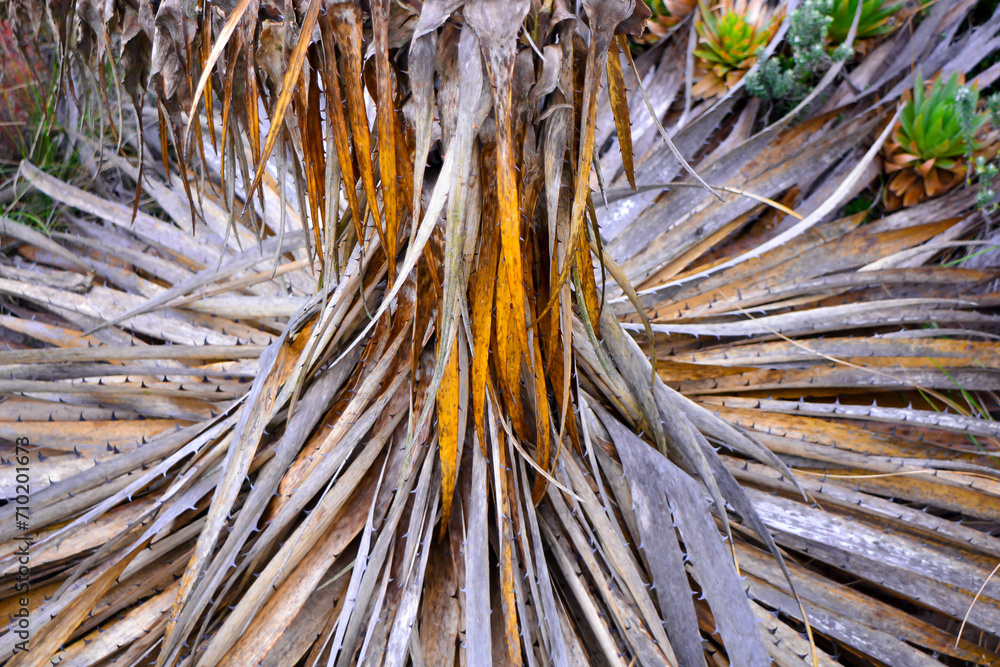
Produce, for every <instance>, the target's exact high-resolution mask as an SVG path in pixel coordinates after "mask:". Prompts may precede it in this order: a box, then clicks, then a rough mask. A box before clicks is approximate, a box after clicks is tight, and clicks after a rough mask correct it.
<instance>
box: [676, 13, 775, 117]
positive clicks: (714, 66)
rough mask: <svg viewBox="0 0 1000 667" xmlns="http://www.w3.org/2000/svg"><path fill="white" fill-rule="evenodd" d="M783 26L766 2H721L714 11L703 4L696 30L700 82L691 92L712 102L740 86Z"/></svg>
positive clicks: (696, 51) (695, 52) (696, 52)
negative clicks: (730, 89) (739, 82)
mask: <svg viewBox="0 0 1000 667" xmlns="http://www.w3.org/2000/svg"><path fill="white" fill-rule="evenodd" d="M780 24H781V13H780V11H779V10H775V9H769V8H768V7H766V6H765V5H764V2H763V0H749V1H748V0H721V1H720V2H719V3H718V4H717V5H716V6H715V7H714V8H713V9H711V10H710V9H709V8H708V7H706V6H705V4H704V2H702V4H701V12H700V14H699V17H698V21H697V22H696V23H695V29H696V30H697V31H698V35H699V39H698V46H697V48H696V49H695V51H694V55H695V57H696V61H695V62H696V64H697V67H698V75H699V79H698V82H697V83H696V84H695V85H694V87H693V88H692V89H691V93H692V95H694V96H695V97H696V98H703V99H704V98H710V97H714V96H716V95H719V94H721V93H724V92H725V91H726V90H728V89H729V88H732V87H733V86H734V85H736V82H737V81H739V80H740V79H742V78H743V75H744V74H746V73H747V70H749V69H750V68H751V67H753V65H754V64H755V63H756V62H757V54H758V52H760V50H761V49H763V48H764V47H766V46H767V45H768V43H769V42H770V41H771V38H772V37H774V34H775V33H776V32H777V31H778V26H779V25H780Z"/></svg>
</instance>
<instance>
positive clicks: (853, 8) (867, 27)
mask: <svg viewBox="0 0 1000 667" xmlns="http://www.w3.org/2000/svg"><path fill="white" fill-rule="evenodd" d="M858 2H861V3H862V5H861V18H860V20H859V22H858V31H857V35H856V36H855V43H857V42H858V41H860V40H865V39H872V38H874V37H878V36H880V35H884V34H886V33H887V32H889V31H890V30H892V29H893V28H894V26H895V21H894V20H893V18H894V16H895V15H896V13H897V12H898V11H899V10H900V9H901V8H902V3H892V4H890V3H889V1H888V0H805V2H803V3H802V5H801V6H800V7H799V8H798V9H796V10H795V11H794V12H792V16H791V24H790V25H789V27H788V37H787V40H786V41H787V42H788V44H789V46H790V47H791V50H792V53H791V55H790V56H779V57H775V58H768V59H767V60H765V61H763V62H761V64H760V67H758V68H757V70H756V71H755V72H753V73H752V74H751V75H750V76H749V77H748V78H747V92H748V93H750V94H751V95H753V96H754V97H759V98H760V99H762V100H766V101H772V100H798V99H802V98H803V97H805V96H806V95H807V94H808V93H809V91H810V90H811V89H812V86H813V81H814V80H815V78H816V75H817V74H818V73H820V72H822V71H824V70H826V69H828V68H829V67H830V66H831V65H833V64H834V63H837V62H841V61H844V60H847V59H848V58H850V57H851V56H852V55H854V52H853V50H852V49H850V48H848V47H847V45H846V44H845V43H844V42H845V41H846V40H847V35H848V32H849V31H850V29H851V25H852V24H853V22H854V17H855V15H856V13H857V10H858Z"/></svg>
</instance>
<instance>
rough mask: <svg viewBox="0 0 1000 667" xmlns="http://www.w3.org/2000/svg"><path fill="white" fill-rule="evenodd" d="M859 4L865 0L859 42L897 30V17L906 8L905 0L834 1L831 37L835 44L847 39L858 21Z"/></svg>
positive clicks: (862, 8) (831, 15) (859, 23)
mask: <svg viewBox="0 0 1000 667" xmlns="http://www.w3.org/2000/svg"><path fill="white" fill-rule="evenodd" d="M858 3H861V18H860V19H859V20H858V29H857V33H856V34H855V36H854V41H855V44H857V43H859V42H862V41H864V40H868V39H875V38H877V37H882V36H883V35H887V34H889V33H890V32H892V31H893V30H895V29H896V25H897V24H896V21H895V17H896V15H897V14H898V13H899V11H900V10H901V9H902V8H903V3H902V2H895V1H894V0H832V2H831V3H830V5H831V6H830V9H829V12H828V16H829V17H830V19H831V21H830V24H829V26H828V27H827V37H828V38H829V40H830V43H831V44H833V45H834V46H839V45H840V44H843V43H844V42H846V41H847V35H848V33H849V32H850V30H851V26H852V25H853V24H854V18H855V16H856V15H857V11H858Z"/></svg>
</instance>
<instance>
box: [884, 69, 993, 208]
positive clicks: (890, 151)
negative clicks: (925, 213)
mask: <svg viewBox="0 0 1000 667" xmlns="http://www.w3.org/2000/svg"><path fill="white" fill-rule="evenodd" d="M925 88H926V86H925V85H924V80H923V76H922V75H921V74H920V72H919V71H918V72H917V80H916V83H915V84H914V86H913V91H912V93H907V94H906V96H905V97H907V98H910V99H907V100H906V106H905V107H903V111H902V113H901V114H900V117H899V124H898V125H897V126H896V129H895V130H894V131H893V133H892V137H891V138H890V139H889V141H887V142H886V143H885V146H884V148H883V152H884V154H885V170H886V173H888V174H892V175H893V176H892V179H891V180H890V181H889V186H888V190H887V193H886V207H887V208H888V209H889V210H893V209H896V208H899V206H900V205H902V206H912V205H913V204H916V203H917V202H919V201H922V200H923V199H926V198H929V197H937V196H938V195H941V194H944V193H945V192H948V191H949V190H951V189H952V188H954V187H955V186H956V185H958V184H959V183H960V182H961V181H962V179H964V178H965V176H966V173H967V171H968V165H969V162H970V160H971V159H972V156H973V154H974V153H975V152H976V151H978V150H980V148H982V143H981V142H980V141H979V140H978V139H977V136H978V135H979V132H980V130H981V129H982V128H983V126H984V125H985V123H986V121H987V114H985V113H981V112H979V111H978V110H977V107H978V102H979V91H978V90H977V88H976V87H975V86H964V85H962V82H961V81H960V80H959V77H958V74H957V73H956V74H953V75H952V76H951V78H950V79H948V81H946V82H945V81H942V80H938V81H937V82H936V83H935V84H934V86H933V87H932V88H931V89H930V91H926V90H925ZM985 168H986V167H985V164H984V169H985ZM984 174H985V172H984Z"/></svg>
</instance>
